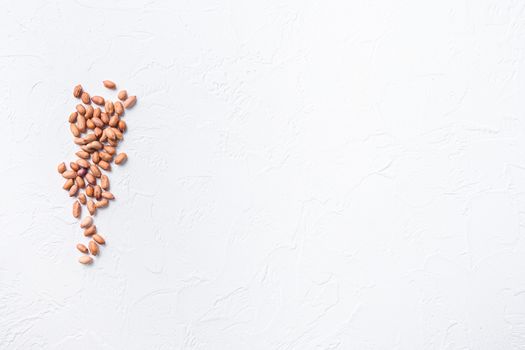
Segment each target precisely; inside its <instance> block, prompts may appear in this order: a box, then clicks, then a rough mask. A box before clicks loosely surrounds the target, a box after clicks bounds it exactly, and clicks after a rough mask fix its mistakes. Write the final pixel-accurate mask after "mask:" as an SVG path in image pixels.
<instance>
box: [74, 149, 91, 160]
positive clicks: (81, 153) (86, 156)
mask: <svg viewBox="0 0 525 350" xmlns="http://www.w3.org/2000/svg"><path fill="white" fill-rule="evenodd" d="M75 154H76V155H77V157H79V158H82V159H89V153H87V152H86V151H78V152H77V153H75Z"/></svg>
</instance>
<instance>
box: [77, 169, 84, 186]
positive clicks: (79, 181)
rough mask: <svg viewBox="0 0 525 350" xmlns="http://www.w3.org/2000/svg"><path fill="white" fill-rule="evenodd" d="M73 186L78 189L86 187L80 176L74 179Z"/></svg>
mask: <svg viewBox="0 0 525 350" xmlns="http://www.w3.org/2000/svg"><path fill="white" fill-rule="evenodd" d="M79 171H80V170H79ZM75 184H76V185H77V186H78V188H84V187H86V183H85V182H84V178H82V176H77V177H76V179H75Z"/></svg>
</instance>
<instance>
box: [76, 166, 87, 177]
mask: <svg viewBox="0 0 525 350" xmlns="http://www.w3.org/2000/svg"><path fill="white" fill-rule="evenodd" d="M77 175H78V176H80V177H84V176H86V175H87V169H86V168H80V169H78V171H77Z"/></svg>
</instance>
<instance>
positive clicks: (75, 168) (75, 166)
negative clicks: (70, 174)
mask: <svg viewBox="0 0 525 350" xmlns="http://www.w3.org/2000/svg"><path fill="white" fill-rule="evenodd" d="M69 167H70V168H71V169H72V170H74V171H78V169H80V166H79V165H78V164H77V163H75V162H70V163H69ZM75 177H76V176H75Z"/></svg>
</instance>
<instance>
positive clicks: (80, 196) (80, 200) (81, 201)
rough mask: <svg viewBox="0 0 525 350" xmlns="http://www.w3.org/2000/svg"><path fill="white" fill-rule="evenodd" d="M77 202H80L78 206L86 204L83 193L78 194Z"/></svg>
mask: <svg viewBox="0 0 525 350" xmlns="http://www.w3.org/2000/svg"><path fill="white" fill-rule="evenodd" d="M78 201H79V202H80V204H86V203H87V199H86V195H85V194H84V193H80V194H79V195H78Z"/></svg>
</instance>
